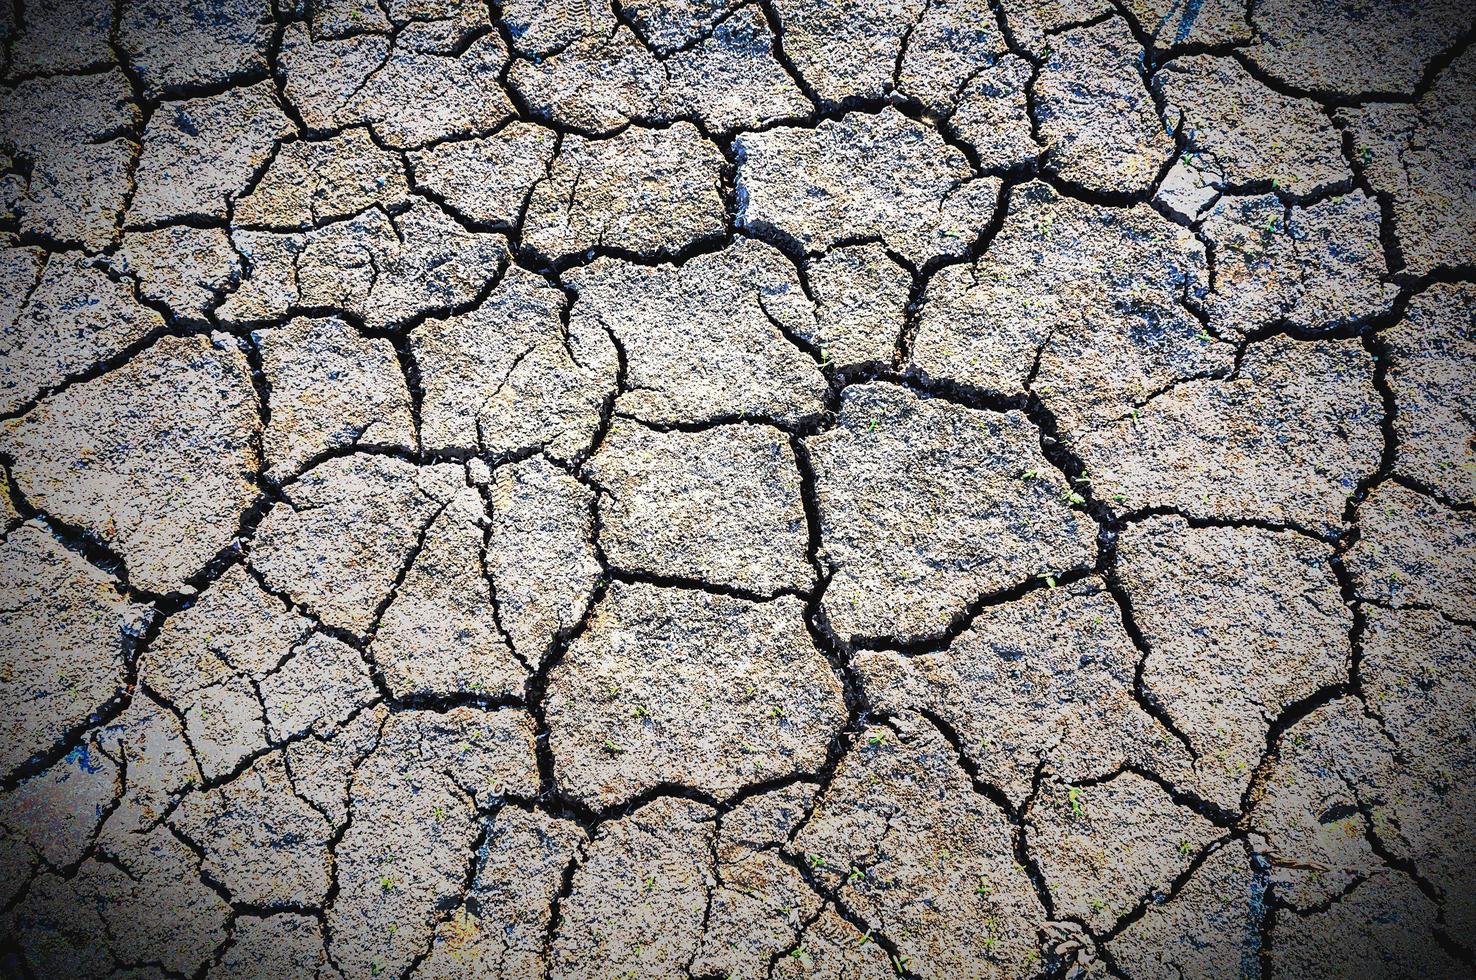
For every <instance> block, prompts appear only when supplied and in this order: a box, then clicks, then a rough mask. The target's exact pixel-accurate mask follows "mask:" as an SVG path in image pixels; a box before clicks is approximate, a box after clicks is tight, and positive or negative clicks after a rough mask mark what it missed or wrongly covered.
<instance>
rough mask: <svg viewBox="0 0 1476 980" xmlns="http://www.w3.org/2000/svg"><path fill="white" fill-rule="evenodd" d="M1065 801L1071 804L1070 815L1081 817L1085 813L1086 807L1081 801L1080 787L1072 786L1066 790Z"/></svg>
mask: <svg viewBox="0 0 1476 980" xmlns="http://www.w3.org/2000/svg"><path fill="white" fill-rule="evenodd" d="M1066 802H1067V803H1068V804H1070V806H1071V815H1072V816H1073V817H1081V816H1085V815H1086V807H1085V806H1084V805H1082V802H1081V787H1080V786H1072V787H1070V788H1069V789H1067V790H1066Z"/></svg>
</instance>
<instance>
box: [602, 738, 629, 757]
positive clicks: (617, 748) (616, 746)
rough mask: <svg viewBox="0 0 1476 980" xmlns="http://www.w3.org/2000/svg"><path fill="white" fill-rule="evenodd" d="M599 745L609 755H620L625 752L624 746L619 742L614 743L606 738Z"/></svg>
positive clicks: (611, 739)
mask: <svg viewBox="0 0 1476 980" xmlns="http://www.w3.org/2000/svg"><path fill="white" fill-rule="evenodd" d="M600 744H601V745H603V746H604V749H605V751H606V752H608V753H610V754H611V755H620V754H621V753H623V752H624V751H625V746H623V745H621V744H620V743H619V742H617V741H615V740H614V739H613V738H606V739H605V740H604V741H603V742H601V743H600Z"/></svg>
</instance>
